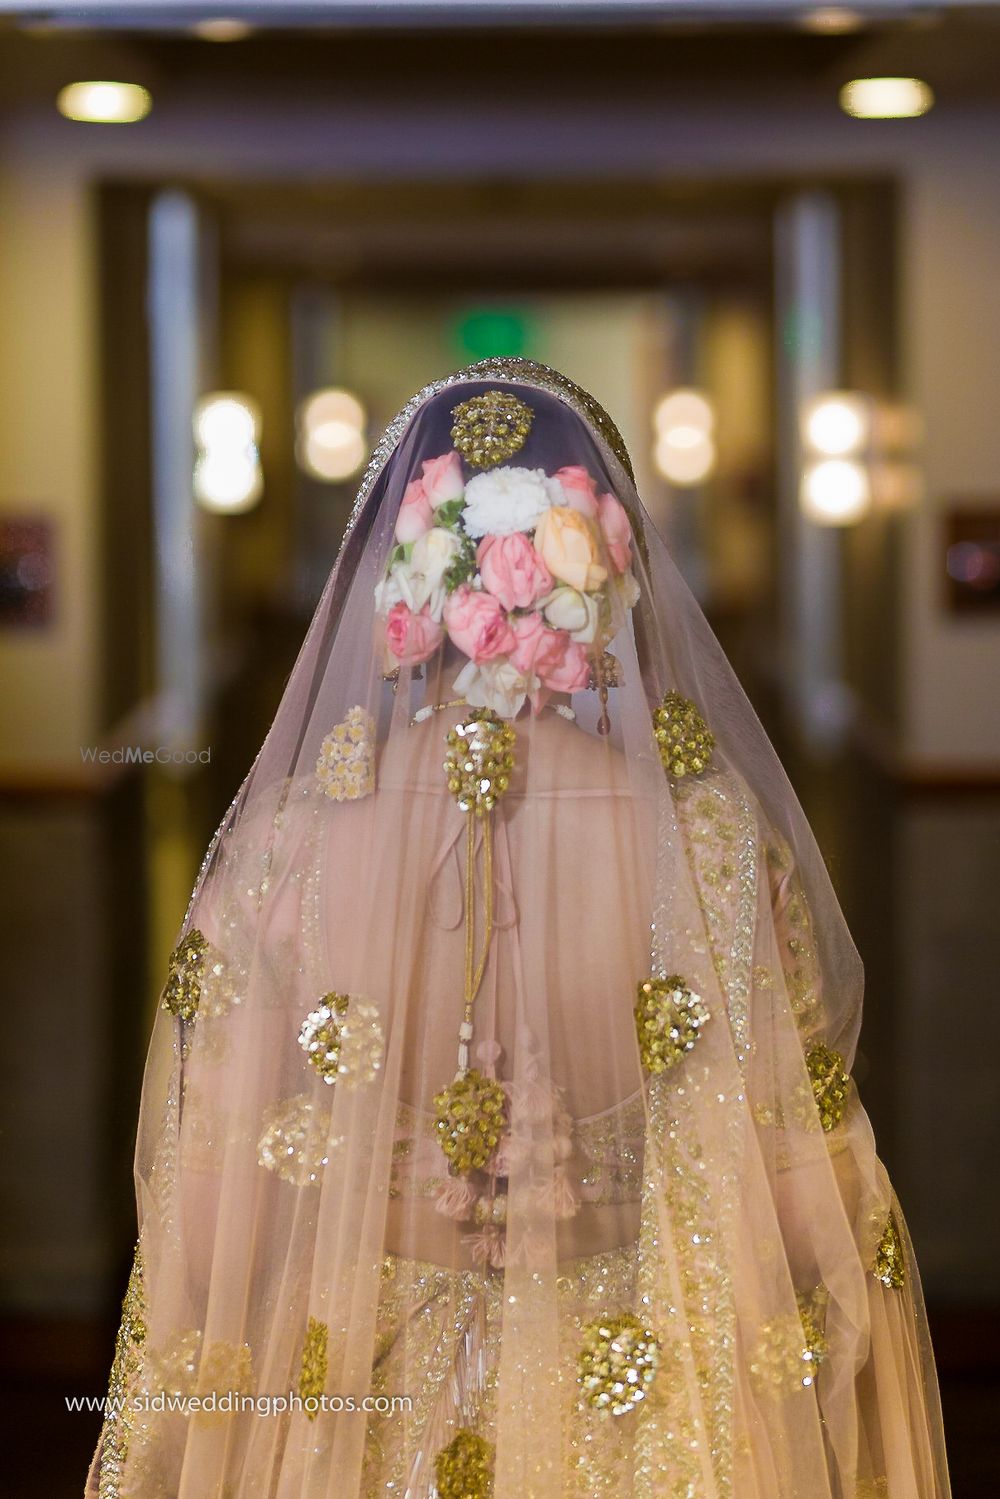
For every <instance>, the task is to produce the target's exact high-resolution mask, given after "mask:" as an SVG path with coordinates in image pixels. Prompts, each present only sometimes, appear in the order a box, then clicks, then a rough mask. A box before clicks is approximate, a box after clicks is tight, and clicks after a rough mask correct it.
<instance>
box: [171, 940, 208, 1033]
mask: <svg viewBox="0 0 1000 1499" xmlns="http://www.w3.org/2000/svg"><path fill="white" fill-rule="evenodd" d="M207 952H208V941H207V939H206V938H205V937H204V936H203V934H202V933H201V932H199V931H198V929H197V927H192V928H191V930H190V931H189V932H188V933H187V935H186V936H185V937H184V938H183V939H182V940H181V941H180V942H179V943H178V945H177V946H176V947H175V948H174V950H173V952H172V953H171V954H170V958H169V961H168V968H169V975H168V978H167V982H166V985H165V986H164V990H163V1008H164V1009H165V1010H169V1011H170V1013H171V1015H176V1016H177V1018H178V1019H179V1020H193V1019H194V1017H195V1016H196V1015H197V1013H198V1003H199V1001H200V999H201V985H202V980H203V979H204V977H205V962H206V954H207Z"/></svg>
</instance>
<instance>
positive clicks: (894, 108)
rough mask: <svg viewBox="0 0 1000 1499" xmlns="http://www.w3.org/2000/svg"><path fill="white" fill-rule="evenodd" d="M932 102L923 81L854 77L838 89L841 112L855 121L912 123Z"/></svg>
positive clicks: (932, 94)
mask: <svg viewBox="0 0 1000 1499" xmlns="http://www.w3.org/2000/svg"><path fill="white" fill-rule="evenodd" d="M933 103H934V92H933V90H932V89H931V87H930V85H929V84H927V83H924V81H923V79H922V78H853V79H852V80H851V82H850V83H845V84H844V86H843V88H842V89H841V90H840V107H841V109H842V110H843V111H844V113H845V114H849V115H853V116H854V118H855V119H857V120H911V119H915V118H916V116H917V115H923V114H926V113H927V111H928V110H929V109H930V107H931V105H932V104H933Z"/></svg>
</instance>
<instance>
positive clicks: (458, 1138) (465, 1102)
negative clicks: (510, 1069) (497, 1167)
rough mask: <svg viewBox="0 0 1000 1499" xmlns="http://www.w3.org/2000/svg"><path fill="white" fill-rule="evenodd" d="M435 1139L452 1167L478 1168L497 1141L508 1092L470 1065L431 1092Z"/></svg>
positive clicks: (494, 1147)
mask: <svg viewBox="0 0 1000 1499" xmlns="http://www.w3.org/2000/svg"><path fill="white" fill-rule="evenodd" d="M434 1107H435V1109H436V1111H437V1117H436V1120H435V1128H436V1130H437V1136H438V1142H439V1144H440V1146H441V1149H442V1150H443V1151H444V1153H445V1155H446V1156H447V1157H448V1160H449V1161H450V1162H451V1165H452V1169H453V1170H455V1171H479V1170H481V1169H482V1168H483V1167H484V1166H485V1165H486V1163H487V1161H488V1160H489V1159H490V1157H491V1156H492V1155H493V1153H494V1151H495V1150H496V1148H497V1146H498V1145H499V1144H500V1136H501V1134H502V1132H503V1127H504V1120H505V1115H506V1109H507V1096H506V1094H505V1093H504V1090H503V1088H502V1087H501V1086H500V1084H499V1083H498V1082H495V1081H494V1080H493V1078H490V1077H485V1076H484V1075H483V1073H481V1072H478V1071H477V1070H476V1068H474V1067H473V1068H471V1069H470V1070H469V1071H468V1072H466V1073H465V1075H464V1077H457V1078H456V1079H455V1081H454V1082H453V1083H451V1084H450V1085H449V1087H447V1088H442V1090H441V1092H440V1093H436V1094H435V1095H434Z"/></svg>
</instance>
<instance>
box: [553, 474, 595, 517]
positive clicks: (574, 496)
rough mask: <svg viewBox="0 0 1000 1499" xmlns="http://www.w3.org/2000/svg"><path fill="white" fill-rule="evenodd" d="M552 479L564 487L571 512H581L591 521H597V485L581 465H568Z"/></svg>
mask: <svg viewBox="0 0 1000 1499" xmlns="http://www.w3.org/2000/svg"><path fill="white" fill-rule="evenodd" d="M552 477H553V479H556V480H558V482H559V484H560V485H561V486H562V492H563V494H564V495H565V496H566V499H565V503H566V504H567V505H568V506H569V508H570V509H571V510H579V512H580V514H581V515H586V516H587V517H588V519H590V520H596V519H597V485H596V484H595V483H594V480H593V479H592V478H591V477H590V475H589V474H588V472H587V470H586V469H585V468H584V467H583V466H582V465H581V464H579V463H571V464H568V465H567V467H566V468H561V469H559V470H558V472H557V473H554V474H553V475H552Z"/></svg>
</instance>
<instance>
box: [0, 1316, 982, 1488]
mask: <svg viewBox="0 0 1000 1499" xmlns="http://www.w3.org/2000/svg"><path fill="white" fill-rule="evenodd" d="M933 1327H934V1336H935V1344H936V1346H937V1348H938V1352H939V1362H940V1367H941V1391H942V1400H943V1404H944V1417H945V1430H946V1432H947V1438H948V1451H949V1457H950V1460H951V1474H952V1485H953V1490H954V1499H995V1496H997V1495H998V1494H1000V1368H998V1361H997V1357H996V1350H997V1348H998V1346H1000V1344H998V1338H1000V1310H992V1311H985V1310H984V1311H980V1312H973V1311H967V1312H961V1313H956V1312H948V1313H943V1314H939V1315H938V1316H936V1317H934V1318H933ZM2 1333H3V1336H2V1347H3V1350H4V1352H3V1355H2V1365H3V1367H2V1379H0V1399H2V1402H3V1407H2V1408H3V1411H4V1416H5V1426H6V1432H5V1436H6V1441H5V1443H4V1447H5V1451H4V1461H3V1463H2V1464H0V1499H80V1496H81V1495H82V1493H83V1483H84V1478H85V1476H86V1471H87V1466H88V1463H89V1461H90V1456H91V1453H92V1451H93V1449H94V1446H95V1444H96V1441H97V1435H98V1431H99V1427H100V1418H99V1416H97V1415H95V1414H90V1413H70V1412H69V1411H67V1409H66V1406H65V1396H66V1395H67V1394H70V1395H73V1394H80V1395H100V1394H102V1393H103V1387H104V1385H105V1383H106V1379H107V1368H106V1364H107V1362H108V1360H109V1358H110V1338H112V1337H113V1331H109V1332H108V1334H107V1335H105V1333H104V1332H102V1331H101V1330H99V1329H98V1328H96V1327H93V1326H82V1325H81V1326H64V1325H55V1324H52V1325H34V1326H33V1325H31V1324H20V1325H7V1326H5V1327H4V1328H3V1329H2ZM105 1344H106V1345H107V1346H106V1347H105V1346H104V1345H105ZM106 1354H107V1357H105V1355H106Z"/></svg>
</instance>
